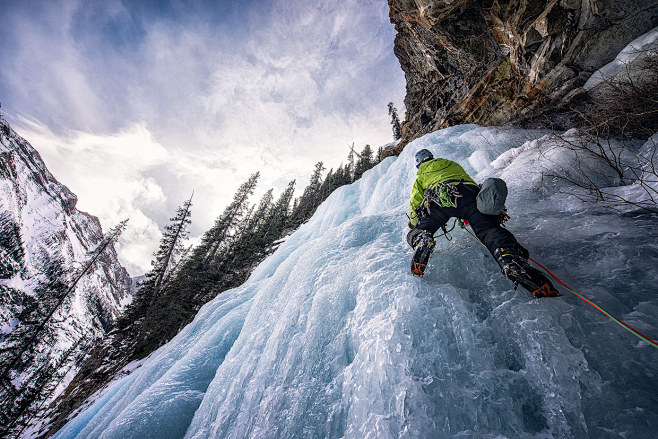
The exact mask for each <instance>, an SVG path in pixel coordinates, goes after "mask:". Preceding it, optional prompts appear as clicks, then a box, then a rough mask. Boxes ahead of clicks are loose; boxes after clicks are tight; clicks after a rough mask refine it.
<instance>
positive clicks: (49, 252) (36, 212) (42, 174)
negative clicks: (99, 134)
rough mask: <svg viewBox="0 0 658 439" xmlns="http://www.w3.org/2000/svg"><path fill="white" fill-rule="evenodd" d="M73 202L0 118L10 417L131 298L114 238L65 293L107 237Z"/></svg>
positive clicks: (0, 324)
mask: <svg viewBox="0 0 658 439" xmlns="http://www.w3.org/2000/svg"><path fill="white" fill-rule="evenodd" d="M76 202H77V198H76V196H75V195H74V194H73V193H72V192H71V191H69V189H68V188H66V187H65V186H64V185H62V184H61V183H59V182H58V181H57V180H56V179H55V178H54V177H53V175H52V174H51V173H50V172H49V171H48V169H46V166H45V164H44V162H43V161H42V160H41V157H40V156H39V154H38V152H37V151H36V150H35V149H34V148H33V147H32V146H31V145H30V144H29V143H28V142H26V141H25V139H23V138H21V137H20V136H18V135H17V134H16V133H15V132H14V131H13V130H12V129H11V127H10V126H9V124H8V123H7V121H6V120H5V119H4V117H2V115H0V291H1V292H2V294H1V295H0V328H1V331H2V338H0V354H2V362H3V366H2V371H1V372H2V374H3V376H2V379H3V382H2V384H3V387H2V392H1V393H0V394H1V395H2V398H0V399H1V400H2V401H1V404H2V412H3V416H5V415H6V416H8V417H9V418H12V417H11V416H10V415H9V413H10V412H11V413H14V414H17V413H18V414H20V413H23V412H24V410H26V408H21V407H22V406H21V407H18V406H16V407H13V406H15V405H17V404H18V401H21V400H22V398H24V397H26V398H27V396H26V395H27V394H30V395H32V396H30V398H33V397H34V396H35V395H36V397H35V399H34V401H35V404H36V403H38V402H42V400H43V398H46V397H52V396H54V395H56V394H57V393H58V392H59V391H61V389H62V387H63V385H64V383H65V382H66V377H65V375H68V374H69V373H73V372H74V371H75V368H76V363H77V362H78V361H79V360H80V359H81V358H82V357H83V356H84V354H85V350H84V348H85V347H86V348H88V347H89V345H90V344H93V342H94V341H95V340H97V339H98V338H100V337H102V336H103V335H104V334H105V332H106V331H107V330H108V328H110V327H111V326H112V324H113V323H114V321H115V320H116V318H117V316H118V315H119V313H120V312H121V310H122V308H123V306H124V305H125V303H124V302H125V301H126V299H127V298H128V297H129V288H130V278H129V276H128V273H127V272H126V270H125V269H124V268H123V267H122V266H121V265H120V263H119V261H118V260H117V255H116V252H115V250H114V248H113V246H112V245H111V244H110V245H109V246H107V248H105V250H104V251H103V253H102V254H101V256H100V257H99V258H98V260H97V261H96V262H95V263H94V264H93V265H92V266H91V268H90V269H89V270H88V271H87V272H85V274H84V276H82V277H81V278H80V279H79V281H78V282H77V284H75V288H74V289H73V290H72V291H67V289H68V288H69V286H70V285H72V282H73V281H74V278H75V276H76V274H77V273H80V270H81V268H82V267H83V266H84V264H85V263H87V262H88V261H89V253H90V252H92V251H94V250H95V249H96V248H97V247H98V246H99V244H101V243H102V242H104V235H103V231H102V229H101V225H100V223H99V221H98V219H97V218H96V217H93V216H91V215H89V214H87V213H84V212H80V211H78V210H77V209H76V207H75V205H76ZM60 301H61V302H62V303H61V305H59V306H57V303H58V302H60ZM48 314H52V315H51V316H50V318H46V317H47V316H48ZM39 325H41V327H40V328H39ZM17 334H25V335H26V337H27V339H26V337H23V338H21V336H18V335H17ZM30 338H33V340H32V341H29V339H30ZM19 352H23V354H22V355H20V356H18V357H17V356H16V355H17V353H19ZM6 379H9V380H11V383H10V384H8V381H7V380H6ZM37 383H38V384H37ZM26 392H27V393H26ZM10 406H12V407H13V408H11V409H10ZM33 406H34V404H32V405H31V407H32V408H33ZM16 416H19V415H16ZM19 417H20V416H19ZM12 419H13V418H12ZM5 422H7V423H9V422H13V421H12V420H11V419H9V420H8V419H7V418H3V422H2V424H3V425H2V427H3V430H2V431H3V432H4V433H6V431H4V428H9V427H11V426H10V425H7V424H5Z"/></svg>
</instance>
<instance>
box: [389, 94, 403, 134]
mask: <svg viewBox="0 0 658 439" xmlns="http://www.w3.org/2000/svg"><path fill="white" fill-rule="evenodd" d="M388 115H389V116H391V125H392V126H393V139H395V140H400V139H401V138H402V126H401V125H400V118H399V117H398V110H397V108H395V106H394V105H393V102H389V103H388Z"/></svg>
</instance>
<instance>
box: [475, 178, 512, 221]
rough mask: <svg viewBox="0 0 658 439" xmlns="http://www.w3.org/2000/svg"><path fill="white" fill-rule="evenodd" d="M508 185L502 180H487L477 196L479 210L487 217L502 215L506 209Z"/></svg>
mask: <svg viewBox="0 0 658 439" xmlns="http://www.w3.org/2000/svg"><path fill="white" fill-rule="evenodd" d="M506 199H507V185H506V184H505V182H504V181H503V180H501V179H500V178H487V179H486V180H484V183H482V185H480V193H478V196H477V207H478V210H479V211H480V212H482V213H484V214H485V215H500V213H501V212H502V211H503V209H505V200H506Z"/></svg>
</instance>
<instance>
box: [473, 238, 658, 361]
mask: <svg viewBox="0 0 658 439" xmlns="http://www.w3.org/2000/svg"><path fill="white" fill-rule="evenodd" d="M462 228H463V229H464V230H466V232H467V233H468V234H469V235H471V236H472V237H473V238H475V240H476V241H477V242H479V243H480V245H482V246H483V247H485V248H486V245H484V244H483V243H482V241H480V240H479V239H478V237H477V236H475V235H474V234H473V233H471V231H470V230H468V229H467V228H466V227H464V226H463V225H462ZM528 260H530V261H532V262H533V263H534V264H536V265H537V266H538V267H540V268H541V269H542V270H544V271H545V272H546V273H548V274H549V275H550V276H551V277H552V278H553V279H555V280H556V281H557V282H559V283H560V285H562V286H563V287H564V288H566V289H567V290H568V291H569V292H570V293H571V294H573V295H574V296H576V297H578V298H579V299H580V300H582V301H584V302H585V303H587V304H589V305H591V306H592V307H594V308H596V309H597V310H599V311H601V312H602V313H603V314H605V315H606V316H608V317H609V318H610V319H611V320H612V321H614V322H615V323H617V324H618V325H619V326H621V327H622V328H624V329H626V330H627V331H629V332H630V333H631V334H633V335H635V336H636V337H638V338H640V339H642V340H644V341H646V342H647V343H649V344H650V345H651V346H653V347H655V348H658V343H656V342H655V341H654V340H652V339H651V338H649V337H647V336H646V335H644V334H642V333H641V332H640V331H638V330H637V329H635V328H633V327H632V326H631V325H629V324H627V323H626V322H624V321H623V320H621V319H619V318H617V317H615V316H613V315H612V314H610V313H609V312H607V311H606V310H604V309H603V308H601V307H600V306H598V305H597V304H595V303H594V302H592V301H591V300H588V299H586V298H585V297H583V296H581V295H580V294H578V293H577V292H576V291H574V290H573V289H572V288H570V287H569V286H567V284H565V283H564V282H562V281H561V280H560V279H558V278H557V276H555V275H554V274H553V273H551V272H550V270H549V269H548V268H546V267H544V266H543V265H542V264H540V263H539V262H537V261H535V260H534V259H532V258H528Z"/></svg>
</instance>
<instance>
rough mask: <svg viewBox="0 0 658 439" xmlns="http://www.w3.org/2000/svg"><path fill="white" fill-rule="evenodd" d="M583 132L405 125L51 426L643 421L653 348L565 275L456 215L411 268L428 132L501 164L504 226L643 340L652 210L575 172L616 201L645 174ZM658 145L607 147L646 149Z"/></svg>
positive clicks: (452, 431)
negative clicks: (483, 237)
mask: <svg viewBox="0 0 658 439" xmlns="http://www.w3.org/2000/svg"><path fill="white" fill-rule="evenodd" d="M581 140H582V139H581V138H580V136H579V133H578V132H575V131H570V132H567V133H551V132H547V131H530V130H520V129H498V128H483V127H478V126H475V125H462V126H455V127H452V128H448V129H444V130H441V131H437V132H434V133H431V134H427V135H425V136H423V137H421V138H419V139H417V140H415V141H413V142H412V143H410V144H409V145H408V146H407V147H406V148H405V149H404V151H403V152H402V154H401V155H400V156H399V157H398V158H393V157H389V158H387V159H385V160H384V161H383V162H382V163H380V164H379V165H378V166H376V167H375V168H373V169H372V170H370V171H367V172H366V173H365V174H364V175H363V177H362V178H361V179H360V180H359V181H357V182H356V183H354V184H351V185H348V186H344V187H341V188H340V189H338V190H336V191H335V192H334V193H333V194H332V195H331V196H330V197H329V198H328V199H327V200H326V201H325V202H324V203H323V204H322V205H321V206H320V207H319V209H318V210H317V212H316V213H315V215H314V216H313V218H312V219H311V220H310V221H309V222H308V223H306V224H304V225H303V226H302V227H300V228H299V229H298V230H297V231H296V232H295V233H294V234H292V235H291V236H290V237H289V238H288V239H287V240H286V241H285V242H284V243H283V244H282V245H281V246H280V247H279V248H278V250H277V251H276V252H275V253H274V254H273V255H271V256H270V257H268V258H267V259H266V260H265V261H264V262H262V263H261V264H260V265H259V266H258V267H257V268H256V270H255V271H254V272H253V274H252V275H251V277H250V278H249V280H248V281H247V282H246V283H245V284H244V285H242V286H240V287H238V288H235V289H232V290H229V291H227V292H224V293H222V294H220V295H219V296H217V298H215V299H214V300H212V301H211V302H209V303H208V304H206V305H205V306H204V307H203V308H202V309H201V310H200V312H199V313H198V315H197V316H196V318H195V320H194V321H193V322H192V323H191V324H189V325H188V326H187V327H186V328H185V329H184V330H183V331H182V332H180V333H179V334H178V335H177V336H176V337H175V338H174V339H173V340H172V341H171V342H169V343H168V344H166V345H164V346H162V347H161V348H160V349H158V350H157V351H155V352H154V353H153V354H151V355H150V356H149V357H148V358H147V359H146V360H145V361H144V362H143V363H142V364H141V365H135V366H139V367H136V368H135V370H133V371H132V373H130V374H129V375H127V376H124V377H122V378H120V379H118V380H116V381H114V382H113V383H111V384H110V385H109V386H108V387H107V388H106V389H104V390H103V391H101V392H99V393H98V394H97V395H95V397H94V398H92V399H91V400H90V401H89V402H88V404H87V405H86V407H85V408H84V409H82V410H80V411H79V412H78V413H77V416H76V417H75V418H73V419H72V420H71V421H70V422H69V423H68V424H67V425H66V426H65V427H64V428H62V429H61V430H60V431H59V432H58V433H57V434H56V435H55V437H57V438H73V437H79V438H158V439H163V438H180V437H186V438H281V437H286V438H290V437H299V438H302V437H303V438H313V437H323V438H325V437H330V438H341V437H345V438H389V437H390V438H393V437H415V438H437V437H478V438H480V437H485V438H502V437H507V438H571V437H576V438H582V437H592V438H619V437H628V438H649V437H653V436H654V434H655V431H656V429H657V428H658V402H657V401H656V398H655V395H656V393H657V392H658V376H657V375H656V373H655V364H657V363H658V350H657V349H655V347H654V346H652V345H651V344H649V343H647V342H646V341H643V340H640V339H639V338H636V337H634V336H633V335H632V334H631V333H630V332H628V331H625V330H624V328H622V327H621V326H619V325H616V324H614V322H613V321H611V320H610V319H609V318H608V317H606V316H605V315H604V314H601V313H599V312H598V311H596V310H595V309H594V308H593V307H591V306H589V305H588V304H586V303H585V302H583V301H581V300H580V299H578V298H577V297H576V296H575V295H572V294H570V293H569V292H567V291H566V290H562V291H563V293H564V296H563V297H560V298H550V299H541V300H537V299H534V298H533V297H532V296H531V295H530V294H528V293H527V292H525V291H521V290H514V289H513V286H512V284H511V283H510V282H509V281H508V280H506V279H505V278H504V277H503V276H502V275H501V274H500V272H499V269H498V266H497V264H496V263H495V262H494V260H493V259H492V258H491V256H490V255H489V254H488V252H487V251H486V250H485V249H484V248H483V247H482V246H481V245H479V243H478V242H476V241H475V240H474V239H473V238H472V237H470V236H469V235H468V234H467V233H465V232H463V231H461V230H460V229H456V230H455V231H453V232H452V233H451V236H452V240H447V239H443V238H439V239H438V241H437V248H436V250H435V252H434V254H433V256H432V258H431V260H430V265H429V268H428V271H427V272H426V275H425V277H423V278H414V277H411V276H410V274H409V261H410V257H411V249H410V248H409V247H408V245H407V244H406V242H405V235H406V231H407V218H406V217H405V212H406V211H407V208H408V197H409V195H410V191H411V186H412V183H413V181H414V178H415V172H416V169H415V166H414V158H413V156H414V154H415V152H416V151H418V150H419V149H421V148H428V149H430V150H431V151H432V152H433V153H434V155H435V156H439V157H445V158H448V159H451V160H455V161H458V162H459V163H461V164H462V165H463V166H464V167H465V169H466V170H467V172H469V173H470V174H471V175H472V176H474V177H475V179H476V181H480V182H481V181H482V180H483V179H484V178H486V177H489V176H499V177H502V178H503V179H505V180H506V182H507V184H508V186H509V189H510V196H509V198H508V201H507V206H508V208H509V212H510V214H511V215H512V219H511V220H510V221H509V222H508V224H507V225H508V227H509V229H510V230H512V231H513V232H514V233H515V235H516V236H517V238H518V239H519V240H520V242H521V243H522V244H524V245H525V246H526V247H527V248H528V249H529V250H530V253H531V256H532V257H533V258H535V259H536V260H537V261H539V262H541V263H542V264H544V265H545V266H547V267H548V268H549V269H550V270H551V271H553V272H554V273H555V274H556V275H557V276H558V277H559V278H560V279H562V280H563V281H564V282H565V283H567V284H568V285H570V286H571V287H573V288H575V289H576V290H577V291H578V292H579V293H580V294H583V295H584V296H586V297H588V298H589V299H591V300H593V301H594V302H595V303H596V304H598V305H599V306H601V307H602V308H603V309H605V310H607V311H609V312H610V313H612V314H614V315H615V316H617V317H619V318H621V319H623V320H624V321H626V322H627V323H628V324H629V325H631V326H633V327H635V328H636V329H638V330H639V331H641V332H643V333H645V334H647V335H649V336H653V338H654V339H655V337H656V336H657V335H658V318H657V316H658V297H657V296H656V288H655V285H656V284H657V283H658V272H656V270H655V267H656V266H657V264H658V246H657V245H656V243H657V242H658V227H657V225H658V219H657V218H656V216H655V215H653V216H652V215H647V214H640V213H638V212H642V211H645V210H643V209H642V208H641V207H639V206H637V205H633V204H632V203H631V204H626V205H625V206H623V208H624V210H625V212H626V213H625V214H619V213H616V212H614V211H610V210H607V209H603V208H602V207H600V205H595V204H589V203H587V202H585V201H583V200H587V199H588V192H587V190H586V187H580V188H578V187H574V182H575V181H582V180H584V181H587V180H588V179H589V180H590V181H595V182H596V184H598V185H599V187H600V188H603V189H605V188H606V187H608V186H614V188H613V189H611V191H613V192H614V191H619V190H621V189H623V188H629V190H628V191H627V192H626V193H627V194H630V195H628V197H640V196H641V195H638V193H636V192H635V191H634V189H633V188H637V187H638V186H639V185H640V183H641V182H640V181H639V180H638V178H637V174H635V177H636V178H635V179H629V180H626V179H625V178H621V179H620V178H619V175H617V174H616V172H615V171H614V170H611V169H609V164H605V163H604V162H603V161H602V160H600V158H596V157H594V156H592V155H587V154H583V151H584V149H587V150H596V149H597V148H598V147H599V146H600V145H598V144H588V143H586V142H585V143H583V144H582V148H584V149H577V148H573V147H571V146H572V145H574V144H578V142H580V141H581ZM657 141H658V136H654V137H653V138H652V139H650V140H649V141H648V142H630V143H627V144H620V143H615V142H612V143H606V144H604V145H603V146H602V147H603V149H604V150H609V151H613V152H615V151H619V150H620V148H626V149H625V150H624V157H627V156H631V157H636V156H633V154H632V153H634V152H635V153H637V152H638V151H641V152H642V151H643V154H644V153H649V154H648V157H651V151H654V153H655V148H656V142H657ZM640 166H641V167H642V166H645V167H644V168H643V169H645V171H646V172H648V173H650V172H651V168H650V167H649V166H648V165H646V163H645V164H640ZM653 169H655V168H653ZM580 179H582V180H580ZM640 193H641V192H640ZM633 200H635V201H637V198H632V199H630V201H633ZM616 207H618V208H620V209H621V208H622V207H621V206H616ZM131 370H132V368H131Z"/></svg>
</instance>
